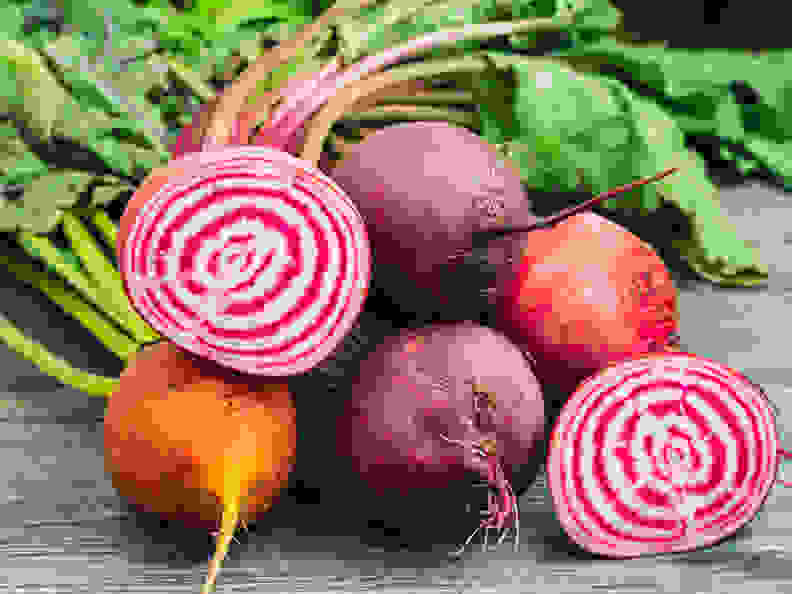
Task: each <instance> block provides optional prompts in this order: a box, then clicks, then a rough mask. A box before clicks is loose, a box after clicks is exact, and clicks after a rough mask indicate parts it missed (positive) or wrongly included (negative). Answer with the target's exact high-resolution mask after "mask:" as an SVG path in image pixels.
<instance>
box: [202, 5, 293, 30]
mask: <svg viewBox="0 0 792 594" xmlns="http://www.w3.org/2000/svg"><path fill="white" fill-rule="evenodd" d="M195 4H196V8H195V10H196V12H197V13H198V14H200V15H202V16H204V17H205V18H206V19H207V20H208V21H210V22H213V23H216V27H217V30H221V31H223V30H225V31H228V30H232V29H234V28H236V27H237V26H238V25H239V24H240V23H244V22H245V21H251V20H254V19H273V18H276V19H281V20H284V21H286V20H301V19H303V18H304V17H306V16H309V15H306V14H302V13H301V12H300V11H299V10H298V9H297V8H295V7H294V5H293V4H291V3H290V2H286V1H280V2H278V1H274V0H269V1H268V2H261V1H260V0H234V1H233V2H229V1H228V0H196V2H195Z"/></svg>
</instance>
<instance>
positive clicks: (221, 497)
mask: <svg viewBox="0 0 792 594" xmlns="http://www.w3.org/2000/svg"><path fill="white" fill-rule="evenodd" d="M295 420H296V411H295V408H294V404H293V401H292V398H291V395H290V393H289V390H288V386H287V384H286V383H285V382H283V381H274V380H272V379H263V378H260V377H254V376H248V375H245V374H241V373H237V372H233V371H229V370H227V369H224V368H222V367H220V366H218V365H215V364H213V363H211V362H207V361H203V360H200V359H198V358H197V357H195V356H193V355H191V354H189V353H187V352H185V351H183V350H182V349H180V348H179V347H177V346H176V345H174V344H172V343H169V342H160V343H157V344H155V345H153V346H150V347H147V348H146V349H144V350H143V351H142V352H141V353H139V354H138V355H137V356H135V357H134V358H133V359H132V360H131V362H130V364H129V366H128V367H127V369H126V370H125V371H124V372H123V373H122V374H121V378H120V384H119V387H118V389H117V390H116V391H115V392H113V394H112V395H111V396H110V398H109V401H108V404H107V411H106V414H105V421H104V443H105V467H106V470H107V471H108V472H109V473H110V474H111V475H112V479H113V485H114V487H115V488H116V489H117V490H118V492H119V493H120V494H121V495H123V496H125V497H128V498H129V499H130V500H132V501H133V502H134V503H136V504H138V505H139V506H141V507H142V508H144V509H146V510H149V511H152V512H157V513H159V514H162V515H163V516H164V517H166V518H168V519H178V520H180V521H182V522H183V523H185V524H186V525H189V526H197V527H206V528H207V529H209V530H216V529H218V526H219V529H220V536H219V537H218V546H217V553H216V555H215V558H214V560H213V561H212V564H211V566H210V570H209V580H208V582H207V584H210V583H213V582H214V579H215V577H216V573H217V570H218V567H219V564H220V562H221V561H222V559H223V558H224V556H225V554H226V552H227V550H228V545H229V543H230V541H231V537H232V536H233V532H234V530H235V529H236V527H237V525H238V524H239V522H251V521H253V520H254V519H255V518H256V516H257V515H259V514H261V513H262V512H265V511H267V510H268V509H269V508H270V507H271V506H272V504H273V503H274V501H275V499H276V497H277V495H278V493H279V492H280V490H281V488H283V487H284V486H285V485H286V482H287V480H288V476H289V473H290V471H291V469H292V467H293V464H294V457H295V450H296V441H297V433H296V426H295ZM205 591H208V590H205Z"/></svg>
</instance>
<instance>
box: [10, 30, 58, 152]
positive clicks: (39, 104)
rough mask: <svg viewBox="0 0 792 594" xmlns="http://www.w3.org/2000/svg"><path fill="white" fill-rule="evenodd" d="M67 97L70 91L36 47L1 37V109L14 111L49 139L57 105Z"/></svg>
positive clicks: (43, 136)
mask: <svg viewBox="0 0 792 594" xmlns="http://www.w3.org/2000/svg"><path fill="white" fill-rule="evenodd" d="M67 98H68V93H67V92H66V90H65V89H63V88H62V87H61V86H60V85H59V84H58V81H57V80H56V79H55V77H54V76H53V75H52V74H51V73H50V71H49V70H48V69H47V66H46V65H45V64H44V61H43V60H42V58H41V56H40V55H39V54H38V53H37V52H36V51H35V50H33V49H30V48H28V47H26V46H24V45H22V44H21V43H19V42H16V41H14V40H11V39H2V38H0V111H5V112H11V113H13V114H14V115H15V116H17V117H18V118H19V119H20V120H21V121H22V122H23V123H24V124H25V125H26V126H27V127H28V128H30V129H31V130H32V131H33V132H35V133H36V134H37V135H38V136H39V137H41V138H42V139H45V140H48V139H49V138H50V134H51V132H52V125H53V122H54V120H55V117H56V114H57V112H58V109H59V107H60V106H61V104H63V103H64V102H65V101H66V100H67Z"/></svg>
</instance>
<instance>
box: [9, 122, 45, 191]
mask: <svg viewBox="0 0 792 594" xmlns="http://www.w3.org/2000/svg"><path fill="white" fill-rule="evenodd" d="M47 170H48V167H47V164H46V163H44V162H43V161H42V160H41V159H39V158H38V157H37V156H36V155H35V154H33V153H32V152H31V150H30V148H29V147H28V145H27V144H25V142H24V141H23V140H22V138H20V137H19V133H18V131H17V129H16V127H15V126H12V125H11V124H9V123H7V122H3V123H0V177H2V183H5V184H18V183H22V182H24V181H26V180H28V179H31V178H33V177H35V176H37V175H41V174H43V173H45V172H46V171H47Z"/></svg>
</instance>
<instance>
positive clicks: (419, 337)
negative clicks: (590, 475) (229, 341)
mask: <svg viewBox="0 0 792 594" xmlns="http://www.w3.org/2000/svg"><path fill="white" fill-rule="evenodd" d="M544 433H545V420H544V404H543V398H542V393H541V390H540V388H539V384H538V382H537V380H536V377H535V376H534V374H533V371H532V370H531V367H530V365H529V362H528V361H527V360H526V358H525V357H524V356H523V354H522V353H521V352H520V351H519V350H518V349H517V348H516V347H515V346H514V345H512V344H511V343H510V342H509V341H508V340H507V339H506V338H505V337H504V336H502V335H501V334H499V333H497V332H495V331H493V330H491V329H489V328H485V327H483V326H479V325H478V324H474V323H472V322H462V323H453V324H450V323H439V324H433V325H431V326H425V327H422V328H419V329H416V330H406V331H403V332H402V333H401V334H399V335H397V336H391V337H389V338H388V339H387V340H385V341H384V342H383V343H382V344H381V345H380V346H379V347H378V348H377V349H375V351H374V352H373V353H372V355H371V356H370V357H369V358H368V359H367V360H366V361H365V362H364V364H362V365H361V370H360V374H359V376H358V377H357V379H356V381H355V382H354V384H353V386H352V388H351V394H350V398H349V400H348V402H347V403H346V405H345V409H344V412H343V414H342V415H341V416H340V417H339V421H338V424H337V444H338V449H337V451H338V453H339V454H340V456H341V459H345V460H348V462H349V463H350V466H351V468H352V470H354V472H355V473H356V474H357V475H358V476H359V477H361V478H362V479H363V482H364V483H365V484H366V485H367V486H368V487H370V488H371V489H372V490H373V492H374V493H375V494H376V495H377V496H378V499H377V501H378V502H379V501H382V500H381V499H380V497H385V496H395V497H396V498H397V501H400V502H401V503H402V505H403V506H406V502H407V501H410V499H409V498H410V497H411V496H413V495H415V496H416V497H417V498H418V499H419V500H421V501H422V503H424V504H425V502H426V501H429V500H430V499H431V498H430V497H427V494H429V493H431V491H433V490H436V491H437V492H443V491H446V490H447V489H449V488H450V489H452V490H453V489H454V488H460V489H461V488H464V486H466V485H471V484H472V483H473V482H474V481H475V480H477V479H478V480H483V481H485V482H486V483H487V484H488V485H489V486H490V487H491V489H492V493H491V499H490V509H489V518H488V519H487V520H485V521H484V524H483V525H482V527H483V526H484V525H487V526H489V527H494V528H498V529H500V530H504V532H502V537H503V536H505V528H509V527H513V528H515V529H516V528H517V523H516V521H517V519H518V518H517V514H518V510H517V507H516V498H515V495H514V490H513V488H512V487H511V482H512V481H513V479H514V478H515V477H516V476H517V475H518V474H522V472H523V471H524V470H527V469H528V468H530V469H531V472H532V473H535V471H536V470H537V469H538V463H537V461H538V460H539V459H540V458H541V447H542V445H541V442H542V437H543V435H544ZM531 478H533V476H532V477H531ZM435 501H436V500H435ZM474 534H475V533H474ZM516 541H517V539H516V538H515V543H516Z"/></svg>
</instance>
